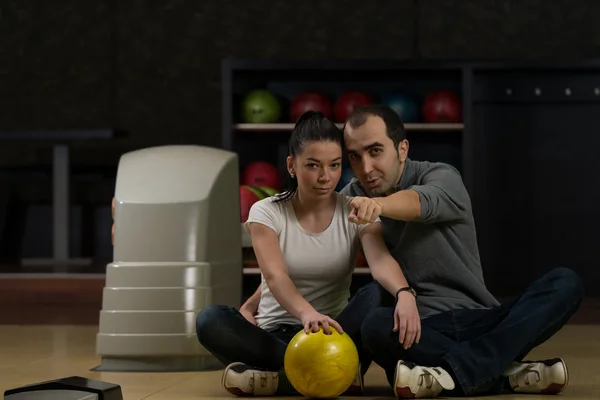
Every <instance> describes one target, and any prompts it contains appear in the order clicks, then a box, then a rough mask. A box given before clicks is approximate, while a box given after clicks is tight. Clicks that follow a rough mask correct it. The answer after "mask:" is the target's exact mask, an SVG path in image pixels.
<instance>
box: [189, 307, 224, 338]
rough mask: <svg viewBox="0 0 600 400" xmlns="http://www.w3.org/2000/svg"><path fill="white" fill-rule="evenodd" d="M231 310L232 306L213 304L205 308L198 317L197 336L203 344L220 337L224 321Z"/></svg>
mask: <svg viewBox="0 0 600 400" xmlns="http://www.w3.org/2000/svg"><path fill="white" fill-rule="evenodd" d="M230 312H231V307H230V306H224V305H211V306H207V307H205V308H203V309H202V310H201V311H200V312H199V313H198V316H197V317H196V336H197V337H198V340H199V341H200V343H202V344H206V343H207V342H210V341H212V340H213V338H215V337H218V332H219V331H221V328H222V322H223V321H224V319H225V318H227V315H228V314H229V313H230Z"/></svg>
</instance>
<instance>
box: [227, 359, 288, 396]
mask: <svg viewBox="0 0 600 400" xmlns="http://www.w3.org/2000/svg"><path fill="white" fill-rule="evenodd" d="M222 384H223V387H224V388H225V390H227V391H228V392H229V393H232V394H235V395H237V396H246V397H247V396H273V395H275V392H277V385H278V384H279V374H278V373H277V372H273V371H262V370H258V369H253V368H251V367H249V366H247V365H246V364H244V363H240V362H235V363H233V364H229V365H228V366H227V368H225V371H224V372H223V378H222Z"/></svg>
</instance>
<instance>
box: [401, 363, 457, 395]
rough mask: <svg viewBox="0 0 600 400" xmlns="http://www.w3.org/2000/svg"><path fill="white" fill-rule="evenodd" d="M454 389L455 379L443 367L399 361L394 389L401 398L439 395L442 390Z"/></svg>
mask: <svg viewBox="0 0 600 400" xmlns="http://www.w3.org/2000/svg"><path fill="white" fill-rule="evenodd" d="M444 389H446V390H452V389H454V380H453V379H452V377H451V376H450V374H449V373H448V372H447V371H446V370H445V369H444V368H441V367H421V366H420V365H416V364H414V363H411V362H407V361H402V360H400V361H398V364H396V373H395V374H394V391H395V392H396V396H398V398H401V399H420V398H426V397H437V395H439V394H440V392H441V391H442V390H444Z"/></svg>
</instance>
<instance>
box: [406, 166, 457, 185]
mask: <svg viewBox="0 0 600 400" xmlns="http://www.w3.org/2000/svg"><path fill="white" fill-rule="evenodd" d="M412 163H413V165H414V167H415V170H416V172H417V173H416V177H417V180H418V181H419V182H417V184H419V183H421V182H423V181H424V180H427V179H428V178H430V177H432V176H434V177H435V176H442V175H446V176H456V177H459V178H462V177H461V174H460V171H459V170H458V169H457V168H456V167H455V166H453V165H452V164H449V163H445V162H441V161H412Z"/></svg>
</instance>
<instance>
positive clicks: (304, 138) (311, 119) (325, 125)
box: [274, 111, 344, 202]
mask: <svg viewBox="0 0 600 400" xmlns="http://www.w3.org/2000/svg"><path fill="white" fill-rule="evenodd" d="M343 137H344V136H343V132H342V130H341V129H340V128H338V127H337V126H336V124H335V123H333V122H332V121H330V120H329V119H327V118H325V115H323V113H322V112H319V111H307V112H305V113H304V114H302V115H301V116H300V118H298V121H296V125H295V126H294V130H293V131H292V135H291V137H290V141H289V144H288V156H291V157H295V156H296V155H298V154H300V153H302V150H304V146H305V145H306V144H307V143H309V142H317V141H328V142H335V143H338V144H339V145H340V147H341V146H342V141H343ZM297 191H298V178H296V177H293V178H292V177H291V176H288V184H287V187H286V189H285V190H284V191H283V192H282V193H280V194H278V195H277V196H275V197H274V201H275V202H279V201H286V200H289V199H291V198H292V197H294V195H295V194H296V192H297Z"/></svg>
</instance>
